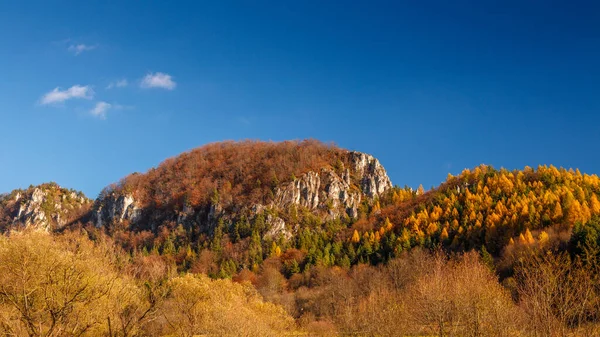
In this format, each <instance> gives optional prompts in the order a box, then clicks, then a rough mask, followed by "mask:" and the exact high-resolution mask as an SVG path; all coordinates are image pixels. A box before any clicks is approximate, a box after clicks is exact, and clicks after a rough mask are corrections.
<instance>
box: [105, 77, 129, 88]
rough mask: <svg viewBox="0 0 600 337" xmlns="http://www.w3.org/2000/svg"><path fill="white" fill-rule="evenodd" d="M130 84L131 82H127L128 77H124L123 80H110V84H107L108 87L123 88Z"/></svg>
mask: <svg viewBox="0 0 600 337" xmlns="http://www.w3.org/2000/svg"><path fill="white" fill-rule="evenodd" d="M128 84H129V82H127V79H125V78H124V79H122V80H118V81H114V82H110V83H109V84H108V86H106V89H112V88H123V87H126V86H127V85H128Z"/></svg>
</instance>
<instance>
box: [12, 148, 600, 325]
mask: <svg viewBox="0 0 600 337" xmlns="http://www.w3.org/2000/svg"><path fill="white" fill-rule="evenodd" d="M351 165H352V163H351V158H350V157H349V156H348V155H347V152H346V151H344V150H342V149H339V148H337V147H335V146H333V145H329V144H322V143H319V142H316V141H305V142H283V143H261V142H239V143H218V144H211V145H209V146H206V147H202V148H199V149H195V150H192V151H190V152H187V153H184V154H182V155H180V156H178V157H176V158H172V159H169V160H167V161H165V162H164V163H162V164H161V165H159V166H158V167H157V168H154V169H151V170H150V171H148V172H147V173H144V174H139V173H137V174H132V175H130V176H128V177H126V178H124V179H123V180H122V181H121V182H119V183H117V184H114V185H112V186H110V187H109V188H107V189H105V190H104V191H103V192H102V193H101V196H100V197H102V196H106V195H109V194H111V193H131V194H132V195H134V196H135V197H136V198H137V199H138V200H139V202H140V205H141V206H142V207H145V208H149V209H151V210H152V212H155V213H152V217H153V218H154V219H160V221H161V224H160V225H159V226H157V227H156V228H150V227H144V226H139V225H135V226H134V225H133V224H130V223H129V222H128V221H127V220H123V221H122V222H114V223H110V224H106V225H105V226H102V227H97V226H96V225H95V224H94V223H93V221H91V218H90V215H89V214H88V215H86V214H87V213H86V212H88V211H89V210H90V209H93V208H94V207H98V206H97V205H95V206H93V205H91V204H89V203H85V205H84V206H82V207H84V208H82V209H74V210H73V214H78V218H77V217H74V216H69V214H66V215H64V217H65V218H68V219H74V218H77V219H78V221H70V222H69V224H68V225H66V226H63V227H61V228H57V229H55V230H53V231H52V233H51V235H48V234H47V233H43V232H40V231H39V230H28V229H25V230H20V231H7V232H6V233H5V235H4V236H2V237H0V261H2V262H3V263H2V264H0V269H2V270H0V331H2V333H3V334H4V335H6V336H22V335H23V336H27V335H29V336H87V335H89V336H197V335H201V336H202V335H205V336H240V335H245V336H269V335H272V336H286V335H289V336H335V335H339V336H346V335H348V336H598V335H600V279H599V277H600V270H599V268H600V201H599V198H600V179H599V178H598V176H597V175H587V174H582V173H581V172H579V171H578V170H567V169H563V168H556V167H553V166H539V167H537V168H535V169H534V168H530V167H526V168H524V169H523V170H512V171H509V170H506V169H495V168H493V167H490V166H486V165H481V166H478V167H475V168H473V169H465V170H464V171H463V172H462V173H461V174H459V175H457V176H452V175H448V177H447V180H446V181H445V182H444V183H442V184H441V185H440V186H438V187H436V188H432V189H430V190H425V189H424V188H423V187H422V186H421V187H419V188H418V189H416V190H413V189H411V188H409V187H398V186H395V187H392V188H390V189H388V190H386V192H385V193H383V194H381V195H378V196H376V197H373V198H367V197H364V198H363V199H362V200H361V202H360V205H359V207H358V213H357V216H356V217H350V216H348V215H342V216H339V217H331V216H327V214H329V213H327V212H328V210H327V209H315V210H310V209H308V208H306V207H302V206H300V205H298V206H292V207H288V208H285V209H278V208H273V207H271V208H269V207H266V208H264V209H261V210H259V211H256V212H249V211H247V209H249V208H248V207H244V206H248V205H251V204H253V203H262V204H265V205H268V204H269V202H270V201H272V199H273V195H274V191H276V188H277V187H278V186H280V184H282V183H287V182H293V181H295V180H296V179H297V177H300V176H301V175H303V174H305V173H307V172H309V171H315V170H319V169H321V168H323V167H326V168H328V169H331V170H332V171H334V172H340V174H341V173H342V172H344V171H345V168H348V167H350V166H351ZM349 180H350V182H351V183H352V186H351V188H353V189H360V186H359V185H358V183H356V181H357V179H356V177H352V178H351V179H349ZM51 186H54V185H51ZM52 188H54V192H52V193H54V194H52V195H53V198H54V199H53V200H68V198H66V197H64V198H63V197H60V196H59V195H60V193H61V192H60V190H58V189H57V188H56V187H52ZM26 192H27V191H21V192H19V193H26ZM65 193H66V192H65ZM70 193H71V192H70ZM11 196H12V194H11ZM99 199H101V198H99ZM7 200H9V198H5V199H4V201H2V202H3V203H4V204H3V205H8V206H10V207H8V206H6V207H7V208H6V209H5V210H2V212H3V213H2V215H3V216H2V217H0V218H5V219H8V218H10V216H9V215H10V214H12V213H11V212H14V211H15V210H16V209H17V208H18V207H17V205H15V204H11V203H10V202H8V201H7ZM211 205H213V206H214V205H219V207H221V209H222V210H223V213H224V214H225V213H226V214H228V216H223V217H220V218H218V219H216V221H215V224H214V226H212V227H210V226H209V227H202V226H199V225H198V226H195V225H188V224H184V223H182V222H178V221H177V220H176V219H177V215H178V212H181V211H182V210H183V209H184V208H185V207H188V208H192V209H194V208H195V209H203V208H205V207H209V206H211ZM156 210H159V211H160V212H158V213H156V212H157V211H156ZM156 214H160V216H157V215H156ZM273 217H278V218H281V219H283V220H284V221H285V223H293V224H297V225H296V227H295V229H294V232H293V235H292V236H290V237H286V236H284V235H280V236H268V235H266V233H267V232H268V230H269V228H268V227H269V221H268V220H269V219H272V218H273ZM143 221H145V220H143Z"/></svg>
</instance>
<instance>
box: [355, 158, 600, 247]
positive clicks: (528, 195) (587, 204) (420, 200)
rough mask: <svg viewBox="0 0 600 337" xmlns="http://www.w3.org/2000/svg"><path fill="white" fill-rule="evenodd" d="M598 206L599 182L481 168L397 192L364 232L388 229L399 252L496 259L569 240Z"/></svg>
mask: <svg viewBox="0 0 600 337" xmlns="http://www.w3.org/2000/svg"><path fill="white" fill-rule="evenodd" d="M599 200H600V179H599V178H598V176H597V175H587V174H581V173H580V172H579V171H573V170H566V169H563V168H560V169H557V168H556V167H554V166H539V167H538V168H537V169H532V168H529V167H526V168H525V169H524V170H522V171H519V170H514V171H508V170H505V169H501V170H496V169H494V168H493V167H490V166H486V165H482V166H479V167H476V168H475V169H473V170H468V169H466V170H464V171H463V172H462V173H461V174H460V175H459V176H456V177H453V176H449V177H448V179H447V181H446V182H445V183H443V184H442V185H441V186H439V187H438V188H436V189H434V190H432V191H428V192H425V193H423V194H421V195H418V193H414V194H413V193H408V192H407V191H406V190H402V189H398V188H396V189H394V190H393V191H392V192H391V194H390V195H389V196H388V198H384V199H382V205H383V206H382V209H381V211H378V212H377V213H376V214H372V215H371V216H370V217H369V218H368V219H366V220H363V221H362V227H365V226H366V227H365V228H367V229H369V230H372V229H377V228H380V227H382V226H389V225H390V224H392V225H393V226H392V227H393V230H392V231H391V233H394V235H395V236H396V237H397V239H396V240H397V244H398V245H399V246H400V247H412V246H422V245H425V246H428V247H434V246H436V245H442V246H445V247H448V248H450V249H452V250H460V251H462V250H469V249H473V248H475V249H481V248H482V247H483V246H485V247H486V248H487V250H488V251H490V252H491V253H493V254H499V253H501V252H502V250H503V249H504V248H505V247H507V246H508V245H514V244H516V245H539V244H551V243H553V242H555V243H557V242H558V241H563V242H564V241H566V240H568V239H569V236H570V233H571V230H572V229H573V227H574V226H575V225H576V224H578V223H580V224H585V223H587V222H589V221H590V220H591V219H592V217H593V216H595V215H596V216H597V215H600V202H599ZM386 223H387V224H386ZM358 225H359V227H360V226H361V223H358ZM369 226H370V227H369Z"/></svg>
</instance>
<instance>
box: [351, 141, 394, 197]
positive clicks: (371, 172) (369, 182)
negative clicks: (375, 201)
mask: <svg viewBox="0 0 600 337" xmlns="http://www.w3.org/2000/svg"><path fill="white" fill-rule="evenodd" d="M350 158H351V160H352V165H353V166H354V172H356V173H357V174H358V175H359V177H361V178H360V179H361V182H360V184H361V186H360V187H361V190H362V192H363V193H364V194H366V195H368V196H369V197H376V196H379V195H380V194H381V193H383V192H385V191H386V190H387V189H389V188H391V187H392V182H391V181H390V178H389V177H388V175H387V173H386V172H385V169H384V168H383V166H382V165H381V163H379V160H377V158H375V157H373V156H371V155H369V154H366V153H362V152H356V151H352V152H350Z"/></svg>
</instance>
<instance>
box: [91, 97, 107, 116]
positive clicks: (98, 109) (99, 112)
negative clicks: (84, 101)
mask: <svg viewBox="0 0 600 337" xmlns="http://www.w3.org/2000/svg"><path fill="white" fill-rule="evenodd" d="M110 108H112V104H110V103H106V102H102V101H101V102H98V103H96V106H95V107H94V108H93V109H92V110H90V114H91V115H92V116H94V117H98V118H101V119H106V112H107V111H108V110H109V109H110Z"/></svg>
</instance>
